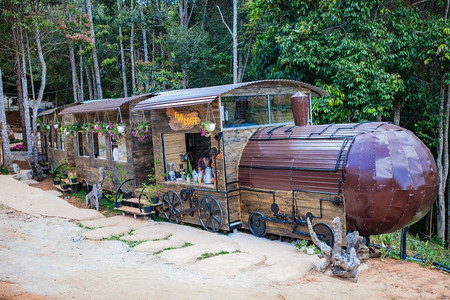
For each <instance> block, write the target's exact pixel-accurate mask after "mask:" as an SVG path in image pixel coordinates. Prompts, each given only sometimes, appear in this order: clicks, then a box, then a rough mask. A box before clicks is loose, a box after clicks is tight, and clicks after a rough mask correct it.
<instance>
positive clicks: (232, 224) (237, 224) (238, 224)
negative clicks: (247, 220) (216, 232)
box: [230, 221, 242, 231]
mask: <svg viewBox="0 0 450 300" xmlns="http://www.w3.org/2000/svg"><path fill="white" fill-rule="evenodd" d="M241 227H242V222H241V221H234V222H230V231H233V230H234V229H239V228H241Z"/></svg>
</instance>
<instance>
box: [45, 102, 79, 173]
mask: <svg viewBox="0 0 450 300" xmlns="http://www.w3.org/2000/svg"><path fill="white" fill-rule="evenodd" d="M71 106H73V105H67V106H61V107H57V108H53V109H49V110H46V111H44V112H42V113H40V114H39V118H40V119H41V121H42V123H41V125H40V130H39V132H40V142H41V149H40V150H41V158H42V159H43V160H44V161H46V162H48V164H49V165H50V166H51V167H54V168H55V167H57V166H58V165H60V164H62V163H67V164H68V165H69V166H71V167H73V166H75V148H74V146H73V143H74V138H73V136H70V135H65V134H61V135H60V134H58V130H59V128H58V130H57V129H56V128H55V127H54V125H53V124H54V123H59V124H61V125H70V124H72V123H73V122H74V117H73V116H71V115H60V114H59V113H60V112H61V111H62V110H63V109H64V108H68V107H71ZM50 122H52V124H49V123H50ZM46 126H48V128H43V127H46Z"/></svg>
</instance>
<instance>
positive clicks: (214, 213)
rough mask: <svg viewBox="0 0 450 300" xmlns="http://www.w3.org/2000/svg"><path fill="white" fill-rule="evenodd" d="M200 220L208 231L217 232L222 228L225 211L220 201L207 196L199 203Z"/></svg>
mask: <svg viewBox="0 0 450 300" xmlns="http://www.w3.org/2000/svg"><path fill="white" fill-rule="evenodd" d="M199 206H200V208H199V209H198V219H199V220H200V223H201V224H202V226H203V228H205V230H207V231H211V232H217V231H218V230H219V229H220V227H222V222H223V211H222V207H220V204H219V201H217V199H216V198H214V197H211V196H205V197H204V198H203V199H202V200H200V203H199Z"/></svg>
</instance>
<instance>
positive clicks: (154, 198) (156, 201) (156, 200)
mask: <svg viewBox="0 0 450 300" xmlns="http://www.w3.org/2000/svg"><path fill="white" fill-rule="evenodd" d="M151 201H152V203H153V204H157V203H158V202H159V197H152V198H151Z"/></svg>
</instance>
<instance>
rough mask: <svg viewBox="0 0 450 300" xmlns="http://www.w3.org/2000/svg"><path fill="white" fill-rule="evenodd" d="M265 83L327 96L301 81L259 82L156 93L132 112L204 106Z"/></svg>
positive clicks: (313, 94) (324, 92)
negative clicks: (220, 97)
mask: <svg viewBox="0 0 450 300" xmlns="http://www.w3.org/2000/svg"><path fill="white" fill-rule="evenodd" d="M267 83H269V84H270V83H274V84H275V83H277V84H279V83H282V84H286V85H297V86H298V87H299V88H306V89H310V90H311V92H312V96H314V97H320V96H328V95H329V94H328V93H327V92H326V91H325V90H323V89H320V88H318V87H316V86H313V85H311V84H308V83H304V82H301V81H295V80H285V79H277V80H275V79H274V80H260V81H251V82H242V83H236V84H226V85H218V86H210V87H202V88H194V89H185V90H175V91H168V92H161V93H157V94H156V96H155V97H152V98H151V99H147V100H145V101H142V102H140V103H138V104H137V105H136V107H135V109H134V110H151V109H164V108H169V107H181V106H188V105H198V104H206V103H210V102H212V101H214V100H215V99H216V98H217V97H219V96H220V95H223V94H226V93H228V92H231V91H233V90H236V89H239V88H241V87H244V86H251V85H255V86H256V87H257V86H258V85H261V84H267Z"/></svg>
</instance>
